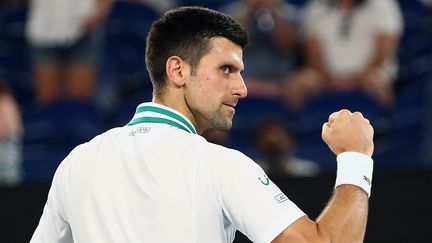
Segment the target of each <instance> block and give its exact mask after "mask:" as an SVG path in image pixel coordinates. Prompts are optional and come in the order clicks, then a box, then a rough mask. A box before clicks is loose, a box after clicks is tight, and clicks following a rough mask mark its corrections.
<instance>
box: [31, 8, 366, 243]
mask: <svg viewBox="0 0 432 243" xmlns="http://www.w3.org/2000/svg"><path fill="white" fill-rule="evenodd" d="M247 42H248V41H247V34H246V32H245V31H244V30H243V29H242V28H241V27H240V25H239V24H238V23H237V22H235V21H234V20H233V19H231V18H230V17H228V16H226V15H224V14H222V13H219V12H216V11H213V10H209V9H205V8H201V7H181V8H177V9H174V10H171V11H169V12H167V13H166V14H165V15H164V16H162V17H161V19H159V20H158V21H156V22H155V23H154V24H153V25H152V27H151V30H150V32H149V35H148V40H147V49H146V62H147V68H148V70H149V73H150V76H151V79H152V82H153V88H154V94H153V100H152V102H148V103H142V104H140V105H139V106H138V107H137V109H136V113H135V115H134V116H133V118H132V119H131V121H130V122H129V124H127V125H125V126H124V127H119V128H114V129H111V130H109V131H107V132H105V133H103V134H101V135H99V136H97V137H95V138H94V139H92V140H91V141H89V142H88V143H85V144H82V145H80V146H78V147H76V148H75V149H74V150H73V151H72V152H71V153H70V154H69V156H67V157H66V158H65V160H64V161H63V162H62V163H61V164H60V166H59V167H58V169H57V171H56V173H55V176H54V179H53V182H52V186H51V189H50V192H49V195H48V199H47V203H46V205H45V208H44V211H43V214H42V217H41V219H40V222H39V226H38V227H37V229H36V231H35V232H34V234H33V237H32V239H31V241H30V242H32V243H60V242H61V243H63V242H80V243H89V242H93V243H120V242H151V243H155V242H164V243H174V242H176V243H222V242H232V241H233V239H234V234H235V231H236V230H239V231H241V232H242V233H244V234H245V235H246V236H247V237H249V239H250V240H252V241H253V242H275V243H276V242H296V243H301V242H344V243H346V242H350V243H351V242H362V241H363V238H364V234H365V227H366V218H367V213H368V198H369V194H370V188H371V179H372V169H373V161H372V159H371V155H372V152H373V140H372V137H373V129H372V127H371V126H370V124H369V122H368V120H366V119H365V118H363V116H362V115H361V114H360V113H358V112H355V113H351V112H350V111H348V110H341V111H339V112H335V113H333V114H331V115H330V117H329V120H328V121H327V122H325V123H324V125H323V132H322V137H323V139H324V141H325V142H326V143H327V144H328V146H329V147H330V149H331V150H332V151H333V152H334V153H335V154H336V155H337V163H338V169H337V179H336V183H335V189H334V194H333V196H332V198H331V199H330V201H329V202H328V204H327V206H326V208H325V209H324V210H323V212H322V214H321V215H320V216H319V218H318V219H316V221H313V220H310V219H309V218H308V217H307V216H306V215H305V213H304V212H303V211H302V210H301V209H300V208H299V207H298V206H296V205H295V204H294V203H293V202H292V201H291V200H290V199H289V198H287V196H285V194H284V193H283V192H282V191H281V190H280V189H279V188H278V187H277V186H276V185H275V184H274V183H273V182H272V181H271V180H270V179H269V178H268V177H267V176H266V174H265V173H264V172H263V170H262V169H261V168H260V167H259V166H257V165H256V163H254V162H253V161H252V160H251V159H250V158H248V157H247V156H245V155H244V154H242V153H241V152H238V151H236V150H232V149H228V148H225V147H222V146H218V145H215V144H211V143H208V142H207V141H206V140H205V139H204V138H203V137H201V136H200V135H199V134H201V133H202V132H204V131H205V130H206V129H209V128H217V129H221V130H228V129H230V128H231V125H232V119H233V116H234V113H235V109H236V105H237V102H238V101H239V100H240V99H241V98H244V97H246V95H247V89H246V86H245V84H244V82H243V79H242V76H241V72H242V70H243V69H244V66H243V62H242V52H243V48H244V47H245V46H246V45H247Z"/></svg>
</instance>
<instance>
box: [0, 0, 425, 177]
mask: <svg viewBox="0 0 432 243" xmlns="http://www.w3.org/2000/svg"><path fill="white" fill-rule="evenodd" d="M180 5H182V6H184V5H200V6H207V7H210V8H213V9H217V10H220V11H222V12H225V13H227V14H229V15H231V16H233V17H234V18H235V19H237V20H238V21H239V22H240V23H241V24H242V26H243V27H244V28H245V29H247V30H248V32H249V34H250V39H251V45H250V46H249V47H247V49H246V50H245V52H244V63H245V70H244V73H243V77H244V80H245V82H246V85H247V86H248V91H249V97H248V98H246V99H245V100H242V101H240V103H239V105H238V108H237V110H236V116H235V118H234V126H233V129H232V131H230V132H219V131H213V130H211V131H208V132H206V133H205V134H204V135H203V136H205V137H206V139H208V140H209V141H211V142H214V143H218V144H222V145H224V146H227V147H232V148H236V149H240V150H241V151H243V152H244V153H246V154H248V155H249V156H251V157H252V158H254V159H255V161H256V162H257V163H259V164H260V165H261V166H262V167H263V168H264V169H265V170H266V171H267V172H268V173H269V174H270V175H273V176H281V177H283V176H295V177H303V176H308V177H310V176H315V175H318V174H319V173H321V172H325V171H328V170H330V169H333V167H334V166H335V163H334V156H333V155H332V154H331V152H330V151H329V150H328V149H327V148H326V147H325V144H324V143H323V142H322V141H321V137H320V133H321V126H322V124H323V123H324V122H325V120H326V119H327V117H328V115H330V113H331V112H333V111H336V110H338V109H341V108H347V109H351V110H358V111H361V112H362V113H363V114H364V115H365V116H366V117H368V118H369V119H370V120H371V123H372V125H373V126H374V128H375V133H376V135H375V143H376V149H375V151H376V152H375V161H376V164H377V167H378V168H383V169H407V168H409V169H424V168H431V167H432V152H430V150H429V149H428V147H429V145H432V116H431V115H430V110H431V109H432V98H431V97H432V96H431V94H432V85H431V82H430V81H432V44H431V43H432V41H431V40H432V18H431V16H432V3H431V1H428V0H413V1H396V0H291V1H289V0H207V1H204V0H163V1H161V0H129V1H126V0H123V1H120V0H118V1H116V0H8V1H2V2H1V3H0V80H1V81H0V185H16V184H19V183H21V182H22V181H24V182H26V181H50V180H51V177H52V175H53V173H54V170H55V168H56V167H57V165H58V164H59V163H60V162H61V160H62V159H63V158H64V157H65V156H66V155H67V154H68V153H69V152H70V150H71V149H72V148H73V147H75V146H76V145H78V144H79V143H82V142H85V141H88V140H89V139H91V138H92V137H94V136H95V135H97V134H98V133H100V132H102V131H104V130H107V129H109V128H112V127H115V126H123V125H125V124H127V122H128V121H129V119H131V117H132V115H133V113H134V109H135V108H136V106H137V105H138V104H139V103H140V102H145V101H150V99H151V95H152V87H151V82H150V80H149V77H148V74H147V71H146V66H145V62H144V49H145V41H146V34H147V31H148V29H149V27H150V25H151V23H152V21H153V20H155V19H157V18H158V17H159V16H160V14H161V13H163V12H164V11H166V10H168V9H170V8H172V7H175V6H180Z"/></svg>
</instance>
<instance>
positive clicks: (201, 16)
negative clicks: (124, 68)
mask: <svg viewBox="0 0 432 243" xmlns="http://www.w3.org/2000/svg"><path fill="white" fill-rule="evenodd" d="M215 37H224V38H226V39H228V40H230V41H232V42H233V43H235V44H237V45H239V46H240V47H241V48H244V47H245V46H246V45H247V43H248V37H247V33H246V32H245V31H244V30H243V29H242V28H241V27H240V25H239V24H238V23H237V22H235V21H234V20H233V19H232V18H230V17H228V16H227V15H225V14H222V13H220V12H217V11H213V10H210V9H206V8H201V7H181V8H176V9H174V10H171V11H169V12H167V13H166V14H165V15H164V16H162V18H160V19H159V20H157V21H156V22H154V23H153V25H152V27H151V29H150V32H149V35H148V37H147V46H146V63H147V69H148V71H149V74H150V77H151V80H152V83H153V94H154V95H155V96H160V95H162V94H163V92H164V88H165V85H166V79H167V75H166V62H167V60H168V58H169V57H170V56H178V57H180V58H182V59H183V60H184V61H185V62H187V63H188V64H189V65H190V67H191V72H192V74H193V73H194V72H195V71H196V68H197V66H198V64H199V62H200V60H201V58H202V57H203V56H204V55H205V54H206V53H207V52H208V51H209V50H210V48H211V45H210V41H211V39H212V38H215Z"/></svg>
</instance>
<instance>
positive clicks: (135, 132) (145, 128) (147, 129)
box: [129, 127, 150, 136]
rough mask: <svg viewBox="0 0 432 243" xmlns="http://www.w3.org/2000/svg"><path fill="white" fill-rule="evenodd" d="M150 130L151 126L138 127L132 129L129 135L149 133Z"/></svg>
mask: <svg viewBox="0 0 432 243" xmlns="http://www.w3.org/2000/svg"><path fill="white" fill-rule="evenodd" d="M149 131H150V127H138V128H136V129H134V130H132V131H131V132H130V133H129V136H135V135H136V134H138V133H148V132H149Z"/></svg>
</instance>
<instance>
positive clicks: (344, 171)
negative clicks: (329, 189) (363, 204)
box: [335, 152, 373, 197]
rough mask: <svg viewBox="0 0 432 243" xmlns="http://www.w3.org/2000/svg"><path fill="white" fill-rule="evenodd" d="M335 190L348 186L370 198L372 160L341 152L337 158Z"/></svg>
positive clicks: (358, 154) (367, 157) (355, 153)
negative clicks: (352, 186)
mask: <svg viewBox="0 0 432 243" xmlns="http://www.w3.org/2000/svg"><path fill="white" fill-rule="evenodd" d="M336 160H337V175H336V184H335V188H336V187H338V186H340V185H342V184H350V185H354V186H358V187H360V188H361V189H363V190H364V191H365V192H366V193H367V194H368V197H370V193H371V186H372V172H373V160H372V158H371V157H369V156H367V155H365V154H362V153H358V152H343V153H340V154H339V155H338V156H337V158H336Z"/></svg>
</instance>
